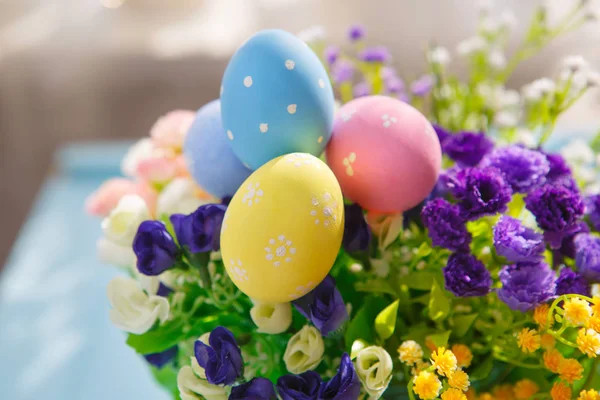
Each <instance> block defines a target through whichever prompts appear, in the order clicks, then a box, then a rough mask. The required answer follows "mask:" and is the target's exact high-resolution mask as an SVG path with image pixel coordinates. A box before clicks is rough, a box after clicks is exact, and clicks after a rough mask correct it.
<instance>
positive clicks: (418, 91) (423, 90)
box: [410, 74, 435, 97]
mask: <svg viewBox="0 0 600 400" xmlns="http://www.w3.org/2000/svg"><path fill="white" fill-rule="evenodd" d="M433 85H435V78H434V77H433V75H429V74H427V75H423V76H422V77H420V78H419V79H417V80H416V81H413V83H411V84H410V91H411V93H412V94H413V95H415V96H419V97H420V96H425V95H426V94H428V93H429V92H431V89H432V88H433Z"/></svg>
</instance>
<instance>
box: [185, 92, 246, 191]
mask: <svg viewBox="0 0 600 400" xmlns="http://www.w3.org/2000/svg"><path fill="white" fill-rule="evenodd" d="M183 153H184V156H185V160H186V163H187V166H188V169H189V171H190V174H191V175H192V177H193V178H194V180H195V181H196V182H197V183H198V184H199V185H200V187H202V189H204V190H205V191H207V192H208V193H210V194H211V195H213V196H215V197H218V198H224V197H226V196H233V195H234V194H235V192H236V191H237V189H238V188H239V187H240V185H241V184H242V183H243V182H244V181H245V180H246V178H247V177H248V176H250V174H251V173H252V171H251V170H250V169H248V168H246V167H245V166H244V165H243V164H242V162H241V161H240V160H239V159H238V158H237V157H236V155H235V154H234V153H233V150H232V149H231V145H230V142H229V140H228V139H227V135H226V134H225V130H224V129H223V123H222V122H221V102H220V101H219V100H213V101H211V102H210V103H208V104H206V105H205V106H204V107H202V108H200V110H198V113H197V114H196V119H195V120H194V123H193V124H192V126H191V127H190V129H189V131H188V132H187V135H186V137H185V142H184V144H183Z"/></svg>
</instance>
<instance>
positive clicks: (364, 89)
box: [352, 82, 371, 97]
mask: <svg viewBox="0 0 600 400" xmlns="http://www.w3.org/2000/svg"><path fill="white" fill-rule="evenodd" d="M352 93H353V94H354V97H364V96H368V95H370V94H371V85H369V83H368V82H359V83H357V84H356V85H354V89H353V91H352Z"/></svg>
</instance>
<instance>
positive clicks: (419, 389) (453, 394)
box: [398, 342, 473, 400]
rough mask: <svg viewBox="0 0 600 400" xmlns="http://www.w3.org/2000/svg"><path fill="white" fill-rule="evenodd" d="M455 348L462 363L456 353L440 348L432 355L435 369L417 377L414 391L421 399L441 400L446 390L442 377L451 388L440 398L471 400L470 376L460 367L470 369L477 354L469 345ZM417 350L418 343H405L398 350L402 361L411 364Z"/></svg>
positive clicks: (431, 367) (432, 368)
mask: <svg viewBox="0 0 600 400" xmlns="http://www.w3.org/2000/svg"><path fill="white" fill-rule="evenodd" d="M417 346H418V345H417ZM401 349H402V351H401ZM419 349H420V347H419ZM453 349H456V350H457V354H459V357H460V361H459V357H457V355H456V354H454V352H453V351H452V350H447V349H446V348H445V347H438V348H437V349H435V351H433V353H432V354H431V366H430V367H428V368H427V369H425V370H422V371H420V372H419V373H418V374H417V375H416V376H415V377H414V378H413V382H412V385H413V391H414V392H415V393H416V394H417V395H418V396H419V398H421V399H423V400H430V399H435V398H438V396H440V392H441V391H442V388H443V385H442V381H441V380H440V377H441V378H442V379H443V378H446V379H447V382H448V386H449V387H448V386H447V387H448V388H447V389H446V390H444V392H443V393H441V396H440V397H441V399H442V400H469V397H467V395H466V394H465V392H466V391H467V390H469V385H470V382H469V375H467V373H466V372H464V371H463V370H462V369H461V368H460V367H466V366H469V365H470V364H471V361H472V359H473V354H472V353H471V350H470V349H469V348H468V347H467V346H465V345H454V347H453ZM415 350H416V348H415V345H414V344H412V343H409V344H407V342H404V343H402V345H400V348H399V349H398V353H399V354H400V360H401V361H402V362H405V363H407V364H409V360H412V359H413V358H412V357H410V355H413V354H414V353H415ZM417 353H418V352H417ZM436 372H437V375H436ZM438 375H439V376H438Z"/></svg>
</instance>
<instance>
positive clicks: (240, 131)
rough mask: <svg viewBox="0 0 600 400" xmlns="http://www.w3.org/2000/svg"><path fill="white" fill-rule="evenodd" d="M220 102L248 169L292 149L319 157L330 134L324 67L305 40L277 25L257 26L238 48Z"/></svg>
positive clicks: (234, 144)
mask: <svg viewBox="0 0 600 400" xmlns="http://www.w3.org/2000/svg"><path fill="white" fill-rule="evenodd" d="M221 104H222V108H223V111H222V113H223V126H224V127H225V131H226V132H227V138H228V139H229V140H230V141H231V146H232V148H233V151H234V152H235V154H236V155H237V156H238V158H239V159H240V160H242V162H244V163H245V164H246V165H248V166H250V168H252V169H256V168H258V167H260V166H261V165H263V164H264V163H266V162H267V161H270V160H272V159H273V158H275V157H278V156H280V155H283V154H288V153H292V152H303V153H310V154H313V155H316V156H318V155H320V154H321V153H322V152H323V149H324V148H325V145H326V144H327V142H328V140H329V137H330V135H331V127H332V124H333V116H334V99H333V90H332V88H331V83H330V82H329V79H328V77H327V71H325V68H324V67H323V64H321V61H320V60H319V58H318V57H317V56H316V55H315V53H314V52H313V51H312V50H311V49H310V48H309V47H308V46H307V45H306V44H305V43H304V42H303V41H301V40H300V39H298V38H297V37H296V36H294V35H292V34H290V33H288V32H284V31H281V30H265V31H261V32H259V33H257V34H256V35H254V36H252V37H251V38H250V39H249V40H248V41H247V42H246V43H244V44H243V45H242V47H240V48H239V49H238V50H237V51H236V53H235V54H234V55H233V57H232V58H231V61H230V62H229V65H228V66H227V69H226V70H225V74H224V76H223V82H222V87H221Z"/></svg>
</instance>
